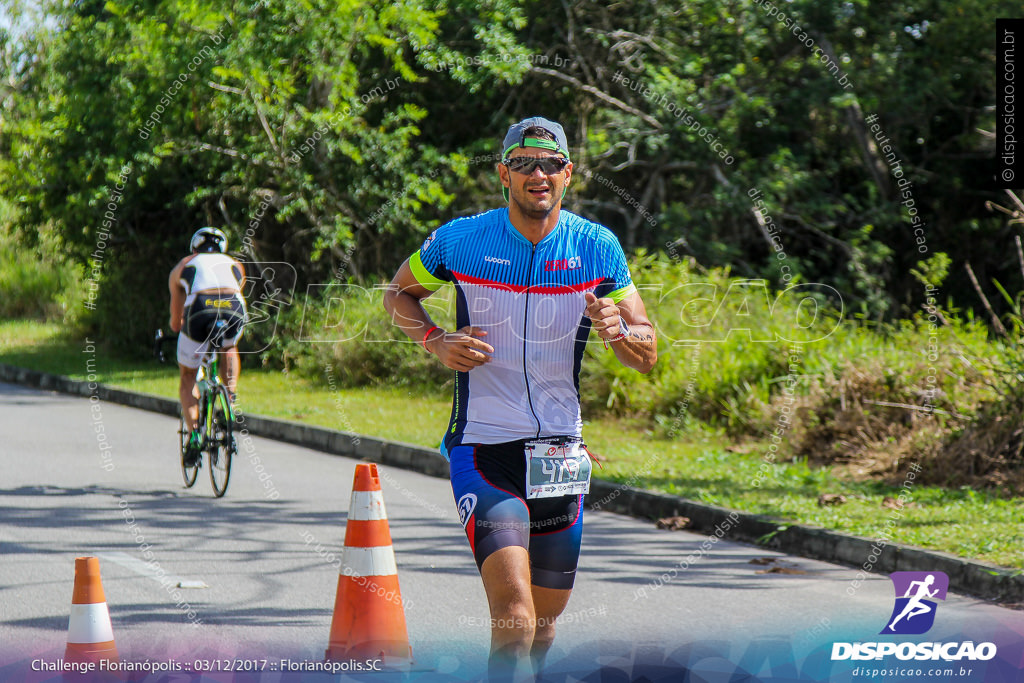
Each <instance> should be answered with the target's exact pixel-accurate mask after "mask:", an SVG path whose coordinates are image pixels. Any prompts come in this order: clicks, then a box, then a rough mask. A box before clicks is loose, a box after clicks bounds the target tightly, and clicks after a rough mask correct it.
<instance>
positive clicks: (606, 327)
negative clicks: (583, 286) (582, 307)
mask: <svg viewBox="0 0 1024 683" xmlns="http://www.w3.org/2000/svg"><path fill="white" fill-rule="evenodd" d="M585 297H586V301H587V309H586V311H585V314H586V316H587V317H588V318H590V322H591V323H593V327H594V331H595V332H597V336H599V337H600V338H601V339H606V340H607V339H614V338H615V337H616V336H618V334H619V330H620V329H621V328H622V325H621V323H622V316H621V315H620V314H619V307H618V306H616V305H615V302H614V301H612V300H611V299H609V298H607V297H605V298H603V299H598V298H597V297H596V296H594V293H593V292H587V293H586V295H585Z"/></svg>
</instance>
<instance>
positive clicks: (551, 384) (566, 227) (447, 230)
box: [409, 209, 636, 456]
mask: <svg viewBox="0 0 1024 683" xmlns="http://www.w3.org/2000/svg"><path fill="white" fill-rule="evenodd" d="M409 265H410V267H411V269H412V273H413V275H414V276H415V278H416V280H417V282H419V284H420V285H422V286H423V287H425V288H426V289H429V290H431V291H436V290H437V289H439V288H440V287H441V286H442V285H443V284H444V283H445V282H451V283H452V284H453V285H454V286H455V289H456V297H457V298H456V325H457V326H458V327H459V328H461V327H464V326H466V325H473V326H476V327H479V328H482V329H483V330H486V331H487V336H486V337H484V338H483V341H485V342H487V343H488V344H490V345H491V346H492V347H494V355H493V357H492V359H491V362H489V363H485V364H484V365H481V366H479V367H476V368H474V369H473V370H471V371H470V372H458V373H456V381H455V397H454V401H453V404H452V415H451V422H450V424H449V426H448V431H447V432H446V434H445V438H444V442H443V444H442V447H441V452H442V453H443V454H445V455H446V456H447V454H448V452H449V451H450V450H451V449H452V448H454V447H455V446H458V445H460V444H462V443H483V444H492V443H504V442H507V441H515V440H518V439H529V438H539V437H546V436H577V437H578V436H580V433H581V428H582V424H583V423H582V420H581V418H580V399H579V372H580V362H581V361H582V359H583V351H584V348H585V346H586V342H587V337H588V335H589V334H590V319H589V318H587V317H586V316H584V311H585V309H586V301H585V298H584V295H585V294H586V292H593V293H594V295H595V296H597V297H609V298H611V299H612V300H613V301H615V302H616V303H619V302H620V301H622V300H623V299H624V298H626V297H627V296H629V295H630V294H631V293H633V292H635V291H636V288H635V287H634V286H633V281H632V279H631V278H630V275H629V268H628V267H627V265H626V257H625V255H624V254H623V252H622V247H621V246H619V242H618V240H617V239H616V238H615V235H613V234H612V232H611V231H610V230H608V229H607V228H605V227H604V226H601V225H598V224H597V223H593V222H591V221H588V220H586V219H584V218H581V217H580V216H577V215H575V214H573V213H570V212H568V211H564V210H563V211H561V212H560V216H559V220H558V226H557V227H556V228H555V229H554V230H553V231H552V232H551V233H550V234H549V235H547V236H546V237H545V238H544V239H542V240H541V241H540V242H539V243H538V244H536V245H534V244H532V243H531V242H530V241H529V240H527V239H526V238H525V237H523V235H522V234H521V233H520V232H519V231H518V230H516V229H515V227H514V226H513V225H512V223H511V221H510V220H509V217H508V209H496V210H494V211H488V212H486V213H482V214H479V215H476V216H471V217H468V218H459V219H456V220H454V221H451V222H450V223H447V224H446V225H443V226H441V227H440V228H438V229H437V230H435V231H434V232H433V233H431V234H430V236H429V237H427V239H426V241H424V242H423V245H422V246H421V247H420V249H419V251H417V252H416V253H415V254H413V256H412V258H411V259H410V260H409Z"/></svg>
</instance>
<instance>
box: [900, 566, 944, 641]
mask: <svg viewBox="0 0 1024 683" xmlns="http://www.w3.org/2000/svg"><path fill="white" fill-rule="evenodd" d="M933 583H935V575H934V574H929V575H928V576H926V577H925V578H924V580H923V581H911V582H910V585H909V586H907V592H906V594H904V596H903V597H905V598H910V600H908V601H907V604H906V605H905V606H904V607H903V611H902V612H900V613H899V616H897V617H896V618H895V619H893V620H892V623H891V624H889V630H890V631H893V632H895V630H896V628H895V627H896V622H898V621H899V620H900V619H902V618H903V617H906V618H907V621H910V620H911V619H912V618H914V617H916V616H917V615H919V614H928V612H931V611H932V608H931V607H929V606H928V605H926V604H924V603H923V602H921V601H922V600H924V599H925V598H931V597H934V596H935V594H936V593H938V592H939V589H938V588H936V589H935V590H933V591H929V590H928V587H929V586H931V585H932V584H933ZM914 586H917V592H916V593H914V595H911V593H913V592H914Z"/></svg>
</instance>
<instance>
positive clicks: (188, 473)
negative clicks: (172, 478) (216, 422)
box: [178, 417, 199, 489]
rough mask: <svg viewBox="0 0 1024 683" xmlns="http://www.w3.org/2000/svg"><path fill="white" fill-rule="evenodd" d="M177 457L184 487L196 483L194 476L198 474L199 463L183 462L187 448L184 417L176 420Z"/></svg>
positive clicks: (186, 428)
mask: <svg viewBox="0 0 1024 683" xmlns="http://www.w3.org/2000/svg"><path fill="white" fill-rule="evenodd" d="M178 436H179V443H178V446H179V448H178V457H179V459H180V461H181V476H182V478H183V479H184V480H185V488H189V489H190V488H192V486H193V485H194V484H195V483H196V478H197V477H198V476H199V463H198V462H197V463H196V464H195V465H192V466H191V467H189V466H188V465H186V464H185V451H186V450H187V449H188V427H186V426H185V418H184V417H179V420H178Z"/></svg>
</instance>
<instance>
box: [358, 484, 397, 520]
mask: <svg viewBox="0 0 1024 683" xmlns="http://www.w3.org/2000/svg"><path fill="white" fill-rule="evenodd" d="M348 518H349V520H350V521H353V520H354V521H366V520H369V519H387V518H388V515H387V513H386V512H384V494H382V493H381V492H380V491H353V492H352V502H351V503H350V504H349V508H348Z"/></svg>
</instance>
